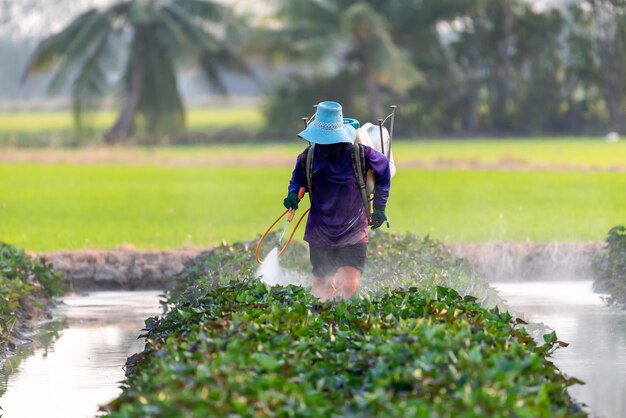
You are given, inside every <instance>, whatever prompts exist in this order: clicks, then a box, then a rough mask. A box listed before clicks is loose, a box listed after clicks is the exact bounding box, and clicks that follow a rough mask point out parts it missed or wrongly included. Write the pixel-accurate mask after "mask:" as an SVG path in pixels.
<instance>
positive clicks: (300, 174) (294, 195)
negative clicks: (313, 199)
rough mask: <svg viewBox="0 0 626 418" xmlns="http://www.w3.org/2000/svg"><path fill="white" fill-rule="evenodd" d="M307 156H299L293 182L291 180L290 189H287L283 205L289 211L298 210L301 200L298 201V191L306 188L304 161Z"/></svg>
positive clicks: (292, 175) (293, 173) (292, 178)
mask: <svg viewBox="0 0 626 418" xmlns="http://www.w3.org/2000/svg"><path fill="white" fill-rule="evenodd" d="M305 156H306V152H304V153H302V154H300V155H298V158H297V159H296V167H295V168H294V169H293V172H292V173H291V180H289V187H288V189H287V197H286V198H285V200H284V201H283V205H284V206H285V207H286V208H287V209H298V203H300V199H298V191H299V190H300V188H301V187H305V186H306V178H305V173H304V170H303V169H302V159H303V158H306V157H305Z"/></svg>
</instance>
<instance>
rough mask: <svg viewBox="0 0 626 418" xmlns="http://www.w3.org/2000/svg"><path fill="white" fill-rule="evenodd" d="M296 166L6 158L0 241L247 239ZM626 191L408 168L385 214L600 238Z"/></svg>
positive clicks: (193, 242)
mask: <svg viewBox="0 0 626 418" xmlns="http://www.w3.org/2000/svg"><path fill="white" fill-rule="evenodd" d="M122 152H123V151H122ZM236 152H237V151H236V150H231V153H236ZM396 153H397V155H400V154H401V147H398V148H396ZM290 174H291V167H290V166H285V167H263V166H257V167H251V166H226V167H210V166H189V167H186V166H162V165H149V164H145V165H143V164H142V165H132V164H82V165H77V164H32V163H21V164H15V163H2V164H0V179H1V180H0V241H6V242H11V243H14V244H16V245H18V246H20V247H24V248H28V249H29V250H32V251H51V250H60V249H77V248H103V249H104V248H114V247H117V246H120V245H124V244H131V245H133V246H135V247H139V248H175V247H181V246H187V245H190V246H201V247H208V246H212V245H215V244H217V243H219V242H221V241H223V240H225V241H228V242H233V241H237V240H243V239H250V238H253V237H255V236H257V235H258V234H260V233H262V232H263V231H264V230H265V228H266V227H267V226H268V225H269V224H270V223H271V222H272V221H273V220H274V218H276V216H278V215H279V214H280V213H281V212H282V211H283V210H284V209H283V207H282V200H283V198H284V195H285V192H286V188H287V183H288V180H289V177H290ZM625 190H626V172H624V171H621V172H585V171H557V170H543V171H542V170H530V171H525V170H516V171H510V170H460V169H423V168H402V169H400V170H399V171H398V174H397V176H396V177H395V178H394V180H393V184H392V191H391V197H390V201H389V204H388V214H389V217H390V219H391V224H392V229H391V230H392V231H394V232H405V231H411V232H414V233H417V234H419V235H426V234H429V235H430V236H431V237H433V238H436V239H440V240H443V241H445V242H489V241H531V242H553V241H567V242H579V241H601V240H603V239H604V236H605V234H606V231H607V230H608V229H609V228H610V227H612V226H613V225H615V224H618V223H624V221H625V218H626V192H625ZM304 206H305V207H306V204H305V205H304ZM301 228H302V230H301V231H299V233H298V235H297V236H300V237H301V236H302V235H301V234H302V232H303V227H301Z"/></svg>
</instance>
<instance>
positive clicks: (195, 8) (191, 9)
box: [174, 0, 227, 22]
mask: <svg viewBox="0 0 626 418" xmlns="http://www.w3.org/2000/svg"><path fill="white" fill-rule="evenodd" d="M174 4H175V5H176V6H178V7H180V8H181V9H183V10H184V11H185V12H187V13H188V14H189V15H190V16H195V17H197V18H199V19H202V20H206V21H209V22H219V21H221V20H222V19H223V18H224V16H225V15H226V10H227V9H226V7H225V6H223V5H221V4H219V3H216V2H214V1H208V0H177V1H175V2H174Z"/></svg>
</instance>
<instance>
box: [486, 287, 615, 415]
mask: <svg viewBox="0 0 626 418" xmlns="http://www.w3.org/2000/svg"><path fill="white" fill-rule="evenodd" d="M492 286H494V287H495V288H496V289H498V290H499V291H500V295H501V296H502V297H503V298H504V299H505V300H506V301H507V305H508V306H509V307H510V308H511V310H513V311H516V312H523V316H524V317H525V318H526V319H527V320H530V321H532V322H543V323H545V324H546V325H548V326H549V327H550V328H552V329H554V330H556V333H557V336H558V337H559V339H560V340H562V341H565V342H568V343H570V345H569V347H566V348H563V349H560V350H557V352H556V353H555V354H554V361H555V363H556V365H557V366H558V367H559V368H560V369H561V370H562V371H564V372H565V373H566V374H568V375H570V376H575V377H577V378H579V379H581V380H583V381H585V382H586V383H587V384H586V385H577V386H573V387H572V388H570V393H571V395H572V396H573V397H574V398H575V399H576V400H578V401H579V402H584V403H586V404H587V405H589V408H588V410H589V411H590V412H591V414H592V415H593V416H602V417H607V418H613V417H615V418H621V417H624V416H626V312H623V311H618V310H614V309H610V308H607V307H605V306H604V304H603V302H602V299H601V295H599V294H596V293H593V290H592V282H591V281H575V282H524V283H492Z"/></svg>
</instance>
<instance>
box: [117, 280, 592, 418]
mask: <svg viewBox="0 0 626 418" xmlns="http://www.w3.org/2000/svg"><path fill="white" fill-rule="evenodd" d="M146 327H147V331H148V332H147V335H146V337H147V338H146V342H147V344H146V349H145V350H144V351H143V352H142V353H140V354H138V355H136V356H134V357H133V358H132V359H133V364H132V365H131V364H129V366H133V367H132V368H131V369H130V370H129V372H130V373H129V379H128V382H127V384H126V385H125V386H124V388H123V393H122V395H121V396H120V397H119V398H118V399H116V400H114V401H113V402H112V403H111V404H109V405H108V406H107V407H106V410H107V413H108V415H107V416H109V417H169V416H186V417H192V416H193V417H209V416H220V417H221V416H232V417H235V416H240V417H243V416H259V417H266V416H267V417H322V416H323V417H331V416H351V417H371V416H394V417H405V416H418V417H426V416H441V417H456V416H500V417H578V416H586V414H585V413H584V412H583V411H582V410H581V409H580V407H579V406H578V405H577V404H575V403H574V402H573V401H572V399H571V398H570V396H569V395H568V393H567V390H566V389H567V387H568V386H570V385H572V384H576V383H579V381H578V380H577V379H574V378H568V377H566V376H564V375H563V374H562V373H561V372H560V371H559V370H558V369H557V368H556V367H555V366H554V364H552V363H551V362H550V361H549V357H550V354H551V353H552V352H553V351H554V349H555V348H557V347H558V346H559V345H560V344H562V343H560V342H559V341H557V339H556V335H555V334H550V335H548V336H546V338H545V341H546V342H545V344H538V343H536V342H535V341H534V340H533V339H532V338H531V337H530V336H529V334H528V333H527V332H526V330H525V329H524V328H520V326H519V325H518V324H517V322H516V321H513V320H512V317H511V315H510V314H509V313H507V312H501V311H499V310H498V309H497V308H493V309H491V310H488V309H486V308H484V307H482V306H481V305H480V304H479V303H478V301H477V300H476V298H473V297H462V296H461V295H460V294H459V293H458V292H456V291H455V290H452V289H449V288H445V287H441V286H437V287H435V288H434V289H432V290H419V289H418V288H416V287H410V288H398V289H395V290H389V289H381V290H378V291H376V292H373V293H371V294H366V295H365V296H363V297H357V298H353V299H350V300H347V301H341V302H336V303H334V302H326V303H319V302H318V300H317V299H316V298H315V297H314V296H313V295H312V294H311V293H310V292H309V291H308V290H307V289H304V288H301V287H297V286H293V285H289V286H286V287H280V286H276V287H269V286H267V285H265V284H263V283H262V282H261V281H260V280H258V279H253V280H244V281H233V282H231V283H230V284H226V285H221V286H217V287H215V288H213V289H212V290H210V291H208V292H207V293H206V294H204V295H203V296H202V297H199V298H196V299H194V300H184V299H183V300H182V301H181V302H180V303H179V304H178V305H177V306H176V307H175V308H173V309H171V310H170V311H169V312H168V313H167V314H166V315H165V316H164V317H163V318H160V319H156V318H152V319H150V320H149V321H147V322H146Z"/></svg>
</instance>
